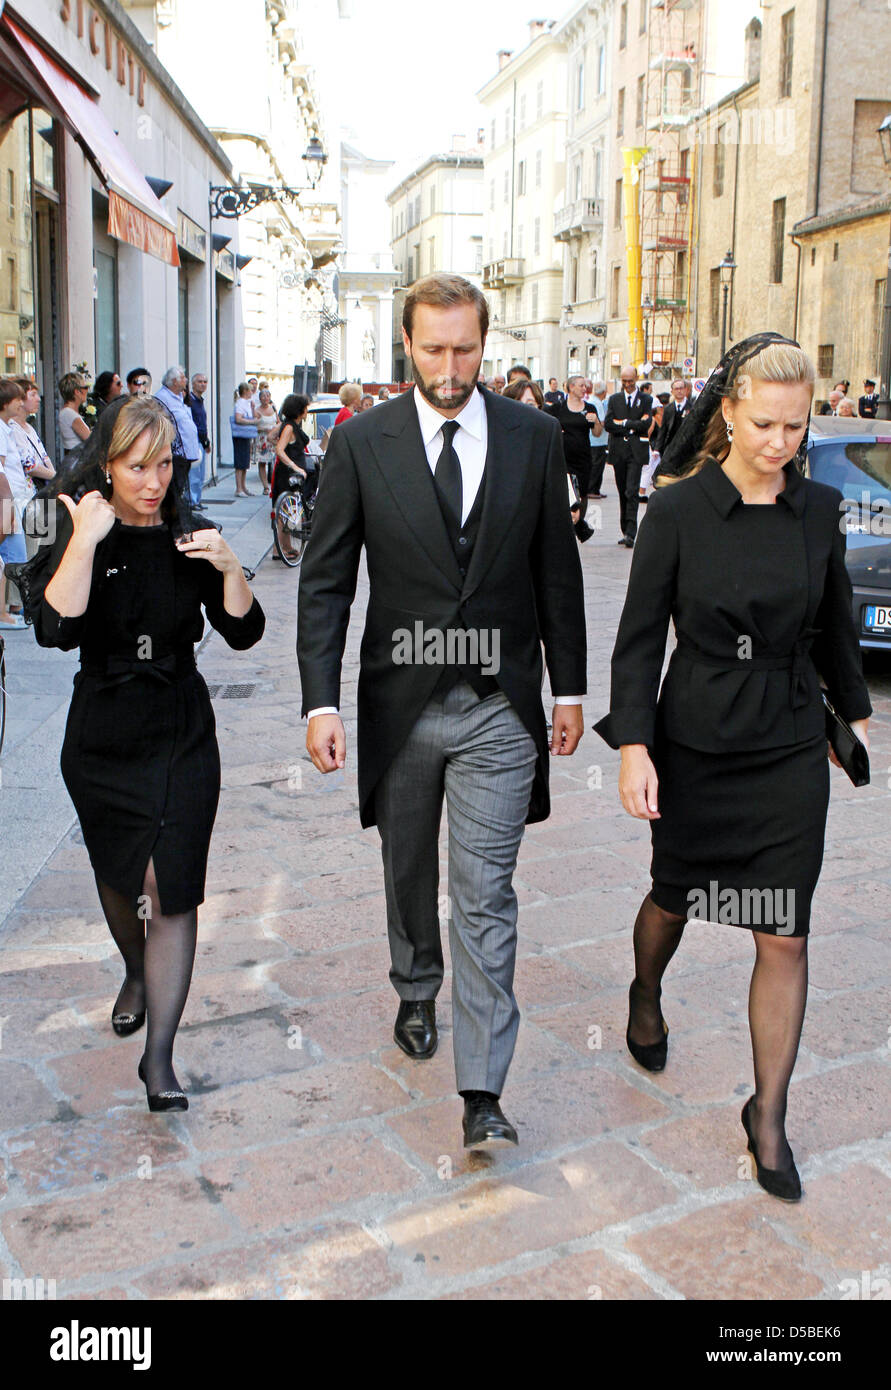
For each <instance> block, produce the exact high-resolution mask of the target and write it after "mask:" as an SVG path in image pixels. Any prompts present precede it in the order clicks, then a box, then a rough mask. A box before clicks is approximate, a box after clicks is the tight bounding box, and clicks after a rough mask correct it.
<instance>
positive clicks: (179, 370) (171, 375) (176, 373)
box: [161, 363, 188, 391]
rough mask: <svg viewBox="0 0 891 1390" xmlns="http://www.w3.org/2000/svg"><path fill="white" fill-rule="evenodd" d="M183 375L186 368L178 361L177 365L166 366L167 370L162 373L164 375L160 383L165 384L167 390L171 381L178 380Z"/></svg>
mask: <svg viewBox="0 0 891 1390" xmlns="http://www.w3.org/2000/svg"><path fill="white" fill-rule="evenodd" d="M185 375H186V369H185V367H184V366H183V365H182V363H180V365H179V366H178V367H168V368H167V371H166V372H165V373H164V376H163V377H162V379H161V385H162V386H166V387H167V390H168V391H169V390H170V388H171V386H172V385H173V383H174V382H175V381H179V379H180V377H181V376H185ZM186 380H188V378H186Z"/></svg>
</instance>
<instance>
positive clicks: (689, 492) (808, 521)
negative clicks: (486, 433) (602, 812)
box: [595, 459, 870, 753]
mask: <svg viewBox="0 0 891 1390" xmlns="http://www.w3.org/2000/svg"><path fill="white" fill-rule="evenodd" d="M785 472H786V487H785V491H784V492H782V493H781V494H780V495H779V497H778V498H777V500H776V502H775V503H774V504H773V505H772V506H766V505H765V506H751V507H746V506H744V505H743V502H742V498H741V497H740V494H739V492H738V490H737V489H736V487H734V485H733V483H732V482H731V481H730V479H729V477H728V476H727V474H726V473H725V472H724V470H723V469H722V468H721V466H720V464H719V463H717V462H716V460H715V459H708V460H707V461H706V463H705V464H704V466H703V467H702V469H701V470H700V471H699V472H698V473H695V474H693V475H692V476H690V477H687V478H681V479H680V480H678V481H676V482H673V483H671V484H669V485H668V486H666V487H663V488H660V489H659V490H658V491H657V492H655V493H654V494H653V495H652V496H651V498H650V502H649V506H648V507H647V514H646V516H645V517H644V519H643V521H642V522H641V526H640V532H639V534H638V537H637V541H636V543H635V547H634V558H633V560H632V564H631V575H630V578H629V581H628V593H627V595H626V598H625V606H624V609H623V611H622V617H621V620H620V622H619V630H618V634H617V636H616V645H615V650H614V651H613V659H612V686H611V697H610V712H609V714H608V715H607V716H606V717H605V718H604V719H601V720H600V722H599V723H598V724H596V725H595V728H596V729H597V732H598V733H599V734H600V735H601V736H602V737H603V738H604V739H606V741H607V743H608V744H609V745H610V747H612V748H620V747H621V746H622V745H623V744H626V743H644V744H647V745H648V746H649V747H650V748H652V747H653V746H654V744H657V743H658V740H659V737H660V734H661V735H665V736H667V737H668V738H669V739H671V740H673V741H674V742H676V743H681V744H685V745H687V746H688V747H690V748H698V749H701V750H703V751H704V752H709V753H721V752H752V751H754V750H757V749H766V748H786V747H791V746H792V745H798V744H801V743H805V742H807V741H808V740H810V739H818V738H819V737H820V736H821V735H822V736H823V737H825V729H826V716H825V713H824V710H823V704H822V700H821V697H820V686H819V682H818V679H817V672H818V671H819V673H820V675H821V676H822V677H823V680H824V681H825V683H826V685H827V687H828V689H829V695H830V698H831V700H832V703H833V704H834V705H835V707H836V709H837V710H838V712H839V714H841V715H842V716H843V718H845V719H847V720H851V719H863V718H866V717H867V716H868V715H869V713H870V703H869V692H868V691H867V688H866V683H865V681H864V679H863V668H862V665H861V660H860V647H859V643H858V638H857V630H856V628H855V626H854V619H853V614H852V607H851V581H850V579H849V577H848V571H847V569H846V567H845V539H846V538H845V531H844V528H843V527H842V526H840V525H839V516H840V514H841V510H840V509H841V506H842V496H841V493H840V492H838V490H837V489H836V488H833V487H827V486H825V484H823V483H817V482H812V481H810V480H809V479H805V478H804V477H803V476H802V475H801V474H800V473H799V472H798V471H797V469H796V467H795V465H794V464H791V463H790V464H787V465H786V469H785ZM672 620H673V622H674V626H675V631H676V633H677V637H678V646H677V648H676V649H675V651H674V652H673V653H672V657H671V662H670V664H669V668H668V672H667V674H666V676H665V679H664V681H663V682H662V688H661V692H660V688H659V682H660V677H661V674H662V666H663V662H664V659H665V643H666V636H667V633H668V626H669V622H670V621H672ZM743 637H745V638H746V641H747V643H748V644H749V645H748V646H747V647H743V646H741V639H742V638H743ZM777 658H779V659H780V660H777ZM783 661H785V662H786V663H787V664H786V665H785V666H784V665H782V664H781V663H782V662H783Z"/></svg>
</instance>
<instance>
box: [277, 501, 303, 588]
mask: <svg viewBox="0 0 891 1390" xmlns="http://www.w3.org/2000/svg"><path fill="white" fill-rule="evenodd" d="M307 533H308V526H307V519H306V511H305V509H304V506H303V498H302V497H301V496H300V494H299V493H298V492H283V493H282V495H281V497H280V498H279V499H278V501H277V502H276V504H275V516H274V517H273V521H272V534H273V537H274V538H275V548H276V550H277V551H278V554H279V556H280V558H281V559H282V560H284V562H285V564H286V565H288V566H290V568H291V569H296V567H297V566H298V565H299V564H300V561H301V560H302V559H303V551H304V549H305V548H306V541H307ZM283 535H284V544H282V536H283Z"/></svg>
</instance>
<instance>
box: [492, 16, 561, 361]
mask: <svg viewBox="0 0 891 1390" xmlns="http://www.w3.org/2000/svg"><path fill="white" fill-rule="evenodd" d="M498 58H499V64H500V66H499V70H498V72H497V73H496V74H495V76H494V77H492V78H491V79H490V81H489V82H487V83H486V85H485V86H484V87H483V88H482V90H481V91H480V92H479V93H478V95H479V99H480V102H481V103H482V105H483V108H484V110H485V113H486V119H485V126H484V132H485V141H486V153H485V167H484V172H483V177H484V203H483V208H484V233H483V236H484V249H483V285H484V288H485V289H486V290H487V291H488V293H489V299H490V304H491V307H492V327H491V329H490V332H489V339H488V343H487V345H486V356H485V370H486V373H487V375H491V374H494V373H501V374H502V375H503V374H505V373H506V371H507V369H508V368H509V367H510V365H511V363H513V362H522V363H524V364H525V365H526V366H528V367H529V370H530V371H531V372H532V375H533V377H534V378H536V379H538V380H541V379H544V378H547V377H549V376H551V375H556V376H559V375H560V364H561V362H562V360H563V355H564V348H563V342H562V332H561V327H560V324H561V316H562V308H563V303H564V252H563V244H562V243H560V242H557V241H555V240H554V210H555V208H558V207H560V208H562V207H564V206H565V186H566V158H567V143H566V141H567V97H568V84H567V54H566V46H565V43H564V42H563V40H562V39H561V38H560V37H559V35H558V34H557V33H555V25H554V23H553V21H548V22H544V21H540V20H535V21H533V22H532V23H531V24H530V26H529V43H528V44H527V45H526V47H525V48H524V49H522V50H521V51H520V52H519V53H517V54H516V55H514V54H512V53H509V52H507V51H505V52H502V53H500V54H499V55H498Z"/></svg>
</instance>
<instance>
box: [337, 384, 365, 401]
mask: <svg viewBox="0 0 891 1390" xmlns="http://www.w3.org/2000/svg"><path fill="white" fill-rule="evenodd" d="M337 394H338V395H339V396H340V403H341V405H345V406H347V407H349V406H350V405H355V404H356V403H357V402H358V401H361V399H362V387H361V386H359V385H358V383H357V382H355V381H345V382H344V383H343V385H342V386H341V388H340V390H339V391H338V393H337Z"/></svg>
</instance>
